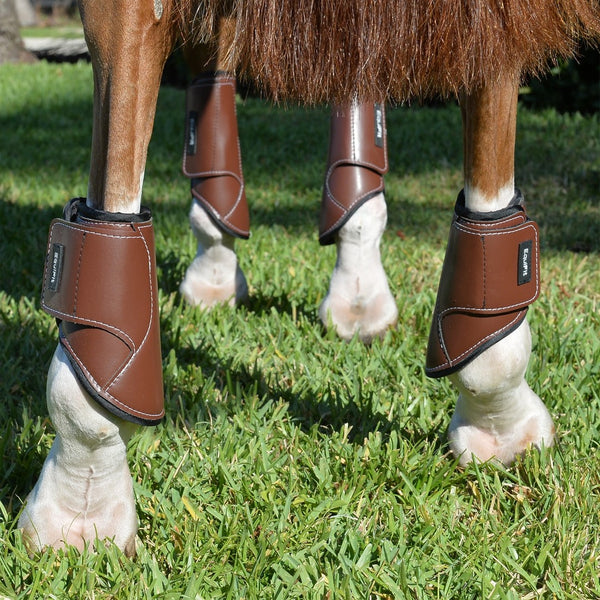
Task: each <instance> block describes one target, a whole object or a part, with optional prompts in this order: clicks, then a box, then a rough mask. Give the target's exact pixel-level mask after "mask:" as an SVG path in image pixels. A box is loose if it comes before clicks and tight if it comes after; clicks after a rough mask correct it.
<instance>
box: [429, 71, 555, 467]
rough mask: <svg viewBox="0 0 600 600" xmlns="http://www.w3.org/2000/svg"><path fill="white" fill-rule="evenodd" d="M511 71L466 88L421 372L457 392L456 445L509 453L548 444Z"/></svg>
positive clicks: (550, 428)
mask: <svg viewBox="0 0 600 600" xmlns="http://www.w3.org/2000/svg"><path fill="white" fill-rule="evenodd" d="M517 95H518V77H506V78H505V79H503V80H502V81H500V82H499V83H497V84H494V85H487V86H483V87H481V88H480V89H477V90H475V91H473V92H472V93H470V94H463V96H462V98H461V109H462V114H463V132H464V154H465V162H464V169H465V188H464V193H463V194H461V195H460V196H459V200H458V201H457V204H456V209H455V216H454V220H453V223H452V227H451V232H450V238H449V242H448V248H447V251H446V259H445V261H444V267H443V270H442V277H441V281H440V287H439V290H438V300H437V303H436V309H435V314H434V320H433V324H432V328H431V334H430V339H429V346H428V357H427V373H428V375H430V376H434V377H439V376H442V375H450V377H451V380H452V382H453V383H454V385H455V386H456V388H457V389H458V392H459V396H458V400H457V403H456V408H455V412H454V415H453V417H452V420H451V423H450V427H449V441H450V447H451V449H452V451H453V453H454V454H455V455H456V456H458V457H459V460H460V462H461V463H462V464H466V463H468V462H470V461H471V460H473V459H478V460H481V461H485V460H488V459H492V458H493V459H496V460H499V461H501V462H502V463H505V464H508V463H510V462H512V461H513V460H514V459H515V457H516V456H518V455H519V454H521V453H523V452H524V451H525V450H526V449H527V448H530V447H538V448H539V447H542V446H550V445H552V443H553V437H554V425H553V423H552V419H551V417H550V415H549V413H548V410H547V409H546V407H545V406H544V404H543V402H542V401H541V400H540V399H539V398H538V396H537V395H536V394H535V393H534V392H533V391H532V390H531V389H530V387H529V385H528V384H527V382H526V381H525V370H526V368H527V363H528V361H529V357H530V354H531V335H530V331H529V325H528V323H527V319H526V316H525V315H526V312H527V308H528V305H529V304H530V303H531V302H533V301H534V300H535V299H536V298H537V295H538V293H539V266H538V264H537V263H538V252H539V250H538V248H539V246H538V230H537V226H536V225H535V223H534V222H533V221H531V220H530V219H529V218H528V217H527V215H526V213H525V208H524V205H523V202H522V196H521V195H520V192H519V191H518V190H516V189H515V186H514V144H515V131H516V111H517Z"/></svg>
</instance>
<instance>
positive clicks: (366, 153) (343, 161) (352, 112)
mask: <svg viewBox="0 0 600 600" xmlns="http://www.w3.org/2000/svg"><path fill="white" fill-rule="evenodd" d="M387 170H388V161H387V134H386V126H385V109H384V106H383V104H372V103H362V104H358V103H353V104H352V105H351V106H350V107H339V106H338V107H335V108H334V109H333V111H332V115H331V125H330V134H329V159H328V163H327V172H326V174H325V183H324V185H323V197H322V200H321V218H320V224H319V242H320V243H321V245H327V244H332V243H333V242H334V241H335V234H336V233H337V232H338V230H339V229H340V228H341V227H342V226H343V225H344V224H345V223H346V221H347V220H348V219H349V218H350V217H351V216H352V215H353V214H354V212H355V211H356V210H357V209H358V208H359V207H360V206H362V205H363V204H364V203H365V202H366V201H367V200H369V199H370V198H373V197H374V196H376V195H377V194H379V193H380V192H383V188H384V185H383V176H384V175H385V173H387Z"/></svg>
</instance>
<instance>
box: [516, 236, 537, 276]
mask: <svg viewBox="0 0 600 600" xmlns="http://www.w3.org/2000/svg"><path fill="white" fill-rule="evenodd" d="M532 254H533V242H532V241H531V240H527V241H526V242H521V243H520V244H519V264H518V269H517V273H518V277H517V284H518V285H523V284H524V283H529V282H530V281H531V259H532Z"/></svg>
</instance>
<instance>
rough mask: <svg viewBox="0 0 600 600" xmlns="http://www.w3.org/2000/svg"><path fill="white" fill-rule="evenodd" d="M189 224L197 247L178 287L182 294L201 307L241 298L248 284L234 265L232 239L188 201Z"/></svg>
mask: <svg viewBox="0 0 600 600" xmlns="http://www.w3.org/2000/svg"><path fill="white" fill-rule="evenodd" d="M190 224H191V226H192V231H193V232H194V235H195V236H196V239H197V240H198V250H197V253H196V256H195V258H194V260H193V261H192V263H191V264H190V266H189V267H188V268H187V271H186V273H185V277H184V279H183V281H182V282H181V285H180V286H179V291H180V292H181V294H182V296H183V297H184V298H185V299H186V301H187V302H188V303H189V304H191V305H192V306H200V307H203V308H210V307H211V306H215V305H217V304H230V305H235V304H238V303H240V302H243V301H245V300H246V299H247V297H248V284H247V283H246V278H245V277H244V273H243V272H242V270H241V269H240V267H239V265H238V260H237V256H236V254H235V250H234V244H235V238H234V237H233V236H231V235H229V234H227V233H224V232H223V231H221V229H219V228H218V227H217V226H216V225H215V224H214V223H213V221H212V220H211V218H210V217H209V216H208V215H207V214H206V211H205V210H204V209H203V208H202V207H201V206H200V205H199V204H198V203H197V202H193V203H192V208H191V210H190Z"/></svg>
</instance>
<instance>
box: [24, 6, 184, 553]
mask: <svg viewBox="0 0 600 600" xmlns="http://www.w3.org/2000/svg"><path fill="white" fill-rule="evenodd" d="M80 10H81V15H82V19H83V24H84V30H85V34H86V38H87V42H88V46H89V49H90V54H91V57H92V63H93V70H94V127H93V139H92V153H91V168H90V179H89V187H88V197H87V200H85V199H77V200H73V201H71V202H70V203H69V204H68V205H67V207H66V208H65V213H64V218H63V219H55V220H54V221H53V222H52V225H51V229H50V237H49V242H48V255H47V259H46V268H45V275H44V283H43V295H42V305H43V307H44V309H45V310H46V311H47V312H49V313H50V314H51V315H53V316H54V317H56V318H57V321H58V323H59V345H58V348H57V350H56V352H55V355H54V358H53V360H52V363H51V366H50V370H49V373H48V382H47V403H48V409H49V412H50V415H51V418H52V421H53V424H54V426H55V429H56V438H55V441H54V444H53V446H52V449H51V451H50V454H49V456H48V458H47V459H46V461H45V463H44V466H43V468H42V473H41V475H40V478H39V480H38V482H37V483H36V485H35V487H34V489H33V491H32V492H31V494H30V495H29V497H28V500H27V505H26V507H25V509H24V511H23V513H22V516H21V519H20V526H21V527H22V528H23V530H24V535H25V539H26V541H27V543H28V545H29V547H30V548H31V549H32V550H36V549H40V548H43V547H44V546H55V547H60V546H64V545H66V544H68V545H73V546H76V547H78V548H83V547H84V546H85V545H86V544H88V543H94V542H95V541H96V540H103V539H105V538H109V539H112V540H113V541H114V543H115V544H117V545H118V546H119V547H120V548H121V549H123V550H124V552H125V553H127V554H129V555H132V554H134V553H135V535H136V531H137V517H136V510H135V501H134V495H133V486H132V479H131V475H130V473H129V468H128V465H127V458H126V445H127V442H128V440H129V438H130V436H131V434H132V433H133V432H134V430H135V427H136V424H146V425H150V424H155V423H157V422H159V421H160V419H161V418H162V416H163V414H164V408H163V390H162V365H161V354H160V335H159V332H158V294H157V285H156V267H155V257H154V236H153V229H152V219H151V216H150V212H149V211H148V210H147V209H143V208H141V188H142V180H143V173H144V166H145V160H146V151H147V146H148V141H149V139H150V134H151V129H152V124H153V118H154V110H155V103H156V97H157V94H158V88H159V83H160V76H161V72H162V67H163V64H164V60H165V59H166V56H167V54H168V52H169V50H170V47H171V43H172V33H171V31H170V27H171V26H170V19H169V18H168V16H167V15H166V13H167V7H166V6H165V7H163V6H162V5H161V4H160V2H156V1H152V0H146V1H144V2H136V3H129V2H125V1H123V0H112V1H109V2H99V1H97V0H82V1H81V2H80Z"/></svg>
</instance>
